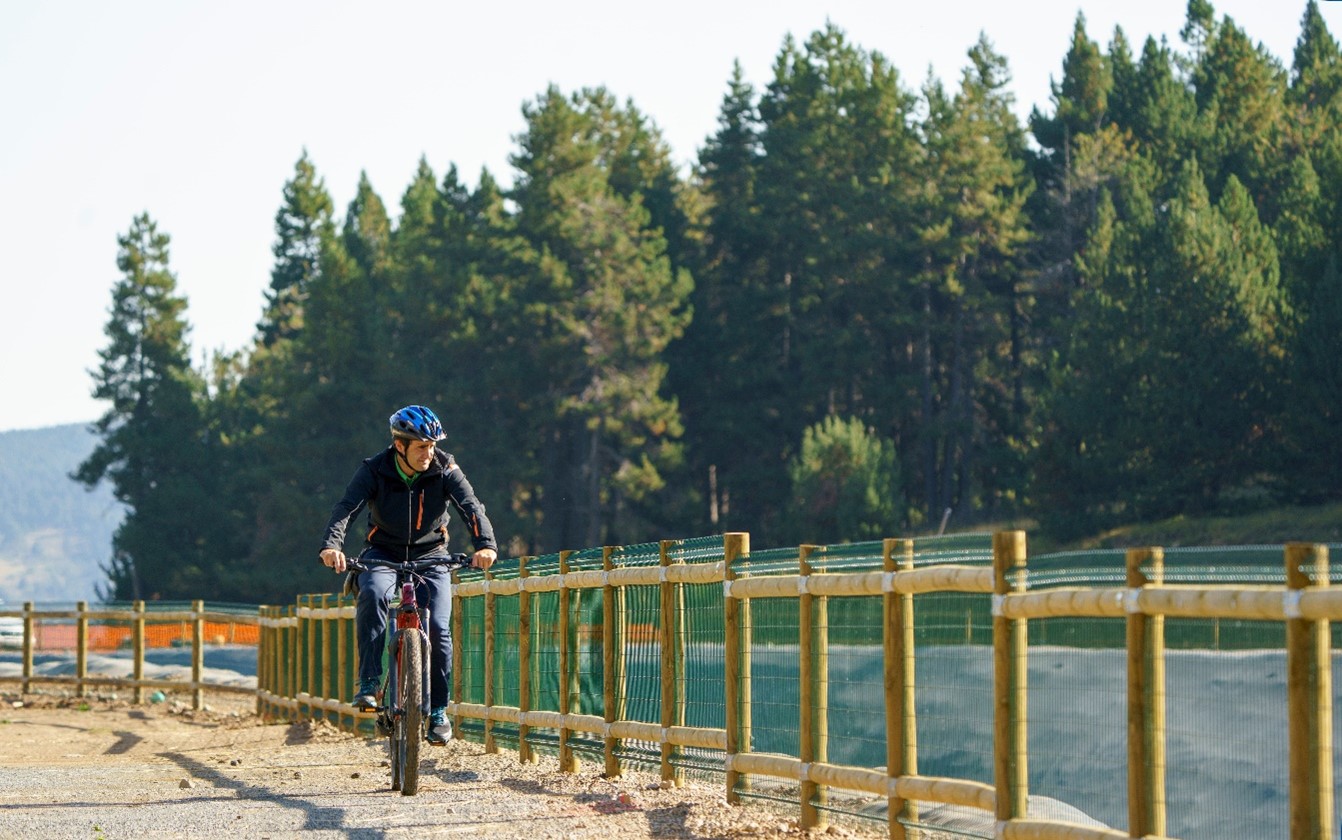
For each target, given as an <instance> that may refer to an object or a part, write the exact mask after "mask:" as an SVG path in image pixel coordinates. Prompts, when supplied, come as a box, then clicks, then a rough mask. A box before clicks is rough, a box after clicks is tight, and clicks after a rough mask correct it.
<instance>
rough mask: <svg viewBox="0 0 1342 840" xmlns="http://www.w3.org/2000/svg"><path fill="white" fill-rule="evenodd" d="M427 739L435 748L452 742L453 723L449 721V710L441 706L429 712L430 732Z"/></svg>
mask: <svg viewBox="0 0 1342 840" xmlns="http://www.w3.org/2000/svg"><path fill="white" fill-rule="evenodd" d="M426 737H427V740H428V742H429V743H430V744H433V745H434V746H435V747H441V746H443V745H445V744H446V743H447V742H448V741H450V740H452V721H450V720H448V719H447V710H446V709H444V708H442V707H441V706H440V707H439V708H437V709H434V710H433V711H431V712H429V732H428V735H427V736H426Z"/></svg>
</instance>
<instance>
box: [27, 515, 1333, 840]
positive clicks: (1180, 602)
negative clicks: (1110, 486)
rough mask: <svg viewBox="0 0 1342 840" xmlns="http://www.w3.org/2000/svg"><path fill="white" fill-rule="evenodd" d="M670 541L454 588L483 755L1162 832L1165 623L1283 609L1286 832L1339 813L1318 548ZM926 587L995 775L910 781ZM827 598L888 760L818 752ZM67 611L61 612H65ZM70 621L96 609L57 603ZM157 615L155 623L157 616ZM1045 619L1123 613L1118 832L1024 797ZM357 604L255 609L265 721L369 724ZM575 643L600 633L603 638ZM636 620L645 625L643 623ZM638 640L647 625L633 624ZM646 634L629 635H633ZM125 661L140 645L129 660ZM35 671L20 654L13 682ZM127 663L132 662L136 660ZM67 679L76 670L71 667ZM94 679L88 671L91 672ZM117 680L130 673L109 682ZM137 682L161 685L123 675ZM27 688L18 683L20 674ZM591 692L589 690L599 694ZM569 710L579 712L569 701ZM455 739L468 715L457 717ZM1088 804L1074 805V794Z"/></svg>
mask: <svg viewBox="0 0 1342 840" xmlns="http://www.w3.org/2000/svg"><path fill="white" fill-rule="evenodd" d="M675 545H676V543H674V542H672V541H667V542H663V543H661V551H660V558H659V563H658V564H657V565H655V566H630V567H621V566H619V565H618V563H617V562H616V557H617V556H618V553H617V550H615V549H606V550H605V551H604V553H603V558H602V559H603V562H602V568H600V569H579V570H574V569H571V568H570V567H569V565H568V562H567V560H568V558H569V557H570V556H571V553H569V552H564V553H561V554H560V555H559V565H558V572H557V573H554V574H534V573H532V571H531V569H530V568H529V564H530V561H531V558H523V559H522V560H521V561H519V574H518V576H517V577H515V578H508V579H500V578H496V577H494V576H493V575H488V574H487V575H485V576H484V577H483V579H478V580H471V581H465V582H460V581H459V582H458V584H457V585H456V586H455V587H454V593H453V598H454V610H453V622H454V626H453V635H454V636H455V638H456V639H457V640H458V644H461V641H462V640H463V639H465V635H464V633H463V627H462V625H461V622H462V620H463V619H462V616H463V614H464V612H465V610H464V609H463V608H462V607H463V605H464V604H465V603H466V602H467V601H469V600H470V599H477V598H478V599H482V600H481V604H482V613H483V625H484V627H483V629H484V632H483V637H482V644H483V645H484V656H483V658H482V660H481V662H482V663H483V664H482V667H483V669H484V674H483V678H482V679H479V678H477V676H478V675H472V676H471V679H470V680H469V682H470V684H471V685H477V686H483V702H480V703H466V702H456V703H453V704H451V705H450V706H449V708H448V710H449V713H450V714H452V715H454V716H455V717H456V719H457V722H458V724H460V723H461V722H462V721H463V720H471V721H477V722H479V725H480V730H481V731H482V733H483V737H484V742H485V745H486V749H488V750H497V749H498V744H497V739H496V738H495V735H494V732H493V726H494V725H495V724H500V723H506V724H511V725H513V726H515V727H516V729H515V735H516V742H517V751H518V758H519V760H520V761H523V762H529V761H532V760H534V757H535V753H536V749H537V746H538V744H540V743H541V742H540V741H539V740H538V739H537V738H536V730H537V729H543V730H551V731H553V732H555V733H556V734H557V739H556V738H554V737H552V738H550V739H549V742H550V743H551V744H557V748H558V755H559V761H560V766H561V768H562V769H564V770H567V771H572V770H574V769H576V766H577V764H576V760H575V758H574V755H573V741H574V737H575V736H578V735H582V736H587V737H586V741H585V743H586V744H589V745H590V744H591V743H593V736H594V737H595V739H596V742H597V743H598V744H600V745H601V759H602V761H603V763H604V769H605V771H606V773H608V774H610V775H616V774H619V773H620V772H621V758H620V756H621V751H620V743H621V741H622V740H623V739H633V740H637V741H643V742H649V743H652V744H656V745H660V746H661V774H662V777H663V778H664V779H667V780H670V781H671V782H672V783H678V782H679V781H680V779H681V774H680V770H679V768H678V767H677V766H676V764H675V762H674V760H673V754H674V753H675V751H676V750H677V749H680V748H697V749H699V750H708V751H715V752H716V753H720V754H721V762H722V763H721V768H722V772H723V776H724V778H725V795H726V797H727V798H728V800H730V801H732V802H736V801H739V799H740V797H741V795H742V794H743V793H744V792H745V791H746V790H747V789H748V787H749V784H750V777H751V776H764V777H772V778H775V779H780V780H784V781H787V782H790V783H795V784H796V785H797V786H798V805H799V807H800V809H801V814H802V822H803V823H804V824H805V825H807V826H814V825H819V824H821V823H822V822H823V821H824V819H825V810H824V808H823V807H820V806H823V805H824V803H825V802H826V797H827V796H828V794H829V793H830V792H831V791H851V792H856V793H865V794H870V795H874V796H877V797H881V798H883V799H885V801H886V804H887V806H888V828H889V834H890V836H891V837H892V838H900V840H903V838H905V837H906V832H907V830H908V829H906V824H907V825H916V824H918V813H917V803H919V802H930V803H944V804H948V805H959V806H966V807H970V808H974V809H978V810H980V811H982V812H984V813H985V816H989V815H990V816H991V819H992V821H993V824H994V825H995V829H994V832H995V836H996V837H999V838H1007V840H1050V839H1051V838H1068V840H1117V838H1125V837H1130V838H1136V837H1143V838H1148V840H1159V838H1164V837H1166V833H1165V832H1166V830H1167V829H1166V825H1167V813H1166V810H1167V805H1166V797H1165V781H1166V779H1165V773H1166V755H1165V742H1166V732H1165V672H1164V659H1165V620H1166V618H1173V619H1187V618H1211V619H1226V620H1246V619H1247V620H1255V621H1268V622H1282V623H1283V624H1284V626H1285V629H1286V659H1287V669H1288V680H1287V704H1288V709H1287V728H1288V731H1287V732H1286V733H1283V735H1284V737H1285V738H1286V739H1287V740H1288V741H1289V785H1290V792H1289V815H1290V816H1289V819H1290V829H1289V836H1290V837H1291V838H1328V837H1331V836H1332V835H1331V829H1332V828H1333V826H1334V802H1333V795H1334V794H1333V746H1332V686H1331V670H1330V667H1331V659H1330V657H1331V648H1330V645H1331V642H1330V634H1329V622H1330V621H1332V620H1337V619H1342V589H1338V590H1334V589H1331V588H1329V586H1328V579H1329V570H1328V550H1327V546H1323V545H1314V544H1299V543H1298V544H1290V545H1288V546H1285V547H1284V550H1283V554H1284V563H1285V570H1286V575H1285V585H1283V586H1242V585H1209V586H1188V585H1169V584H1166V583H1164V567H1163V559H1164V554H1163V552H1162V550H1161V549H1159V548H1149V549H1134V550H1130V551H1128V552H1126V563H1127V577H1126V581H1125V585H1123V586H1107V587H1103V586H1102V587H1061V586H1059V587H1052V588H1035V589H1031V588H1030V585H1029V584H1030V580H1029V577H1028V575H1029V568H1028V562H1027V556H1026V542H1025V535H1024V533H1022V532H1014V531H1013V532H1004V533H999V534H996V535H993V538H992V565H991V566H990V567H989V566H971V565H941V566H928V567H923V568H915V562H914V561H915V541H914V540H898V539H891V540H886V541H884V543H883V544H882V555H883V558H882V568H881V569H880V570H879V571H874V570H873V571H852V572H844V571H824V570H820V569H818V568H817V567H816V564H814V563H813V562H812V560H813V551H814V549H812V548H809V547H806V546H803V547H800V548H799V549H798V550H797V573H796V574H772V573H764V574H758V575H755V576H751V575H749V574H747V573H746V572H745V571H743V570H748V569H749V564H748V563H742V562H741V561H742V560H743V559H744V560H748V558H749V556H750V541H749V536H748V535H747V534H727V535H725V537H724V538H723V540H722V544H721V551H720V552H718V553H716V554H714V555H713V556H710V557H701V559H700V561H697V562H693V563H686V562H682V561H680V560H678V559H676V556H675V552H674V550H673V549H674V546H675ZM704 584H708V585H720V586H721V587H722V599H723V601H722V608H723V609H722V616H723V626H722V635H721V638H722V639H723V641H724V651H723V653H724V660H725V666H724V674H725V676H724V680H723V684H722V702H723V708H722V712H723V715H722V720H723V721H724V726H722V727H711V726H688V725H686V723H685V705H684V696H683V691H681V683H682V682H683V680H684V670H683V669H684V665H685V637H684V628H683V627H681V626H679V624H678V621H679V615H680V614H681V613H682V612H683V610H682V608H681V605H682V604H683V600H682V599H683V597H684V588H685V587H688V586H696V585H697V586H702V585H704ZM639 586H641V587H656V588H657V589H658V592H659V598H658V605H659V611H660V616H659V623H658V624H657V626H656V630H655V632H656V634H657V635H656V640H657V642H658V643H659V645H658V647H659V648H660V656H661V662H660V676H661V691H662V696H661V701H662V702H661V703H660V717H659V719H658V720H656V721H648V720H631V719H627V718H626V713H625V711H624V709H625V705H624V703H623V700H624V695H623V692H624V690H625V686H624V685H623V682H622V681H623V679H624V678H625V676H624V675H625V673H626V671H625V667H624V663H623V657H624V655H625V645H626V643H627V642H628V641H629V639H630V637H631V636H632V635H634V633H633V632H631V628H630V627H629V626H628V625H627V621H626V617H625V616H624V614H623V610H624V606H623V605H624V602H625V598H624V595H625V593H626V590H627V589H628V588H629V587H639ZM582 590H589V591H596V592H599V593H600V598H601V605H602V609H601V620H602V623H601V626H600V631H599V636H600V648H601V659H602V684H601V694H602V697H601V703H600V709H601V714H582V713H575V712H574V711H573V709H574V708H575V703H574V700H575V699H576V697H577V691H578V688H577V682H578V681H577V659H578V656H577V654H578V652H579V649H578V646H577V643H576V641H575V640H577V639H578V638H579V637H580V635H581V634H580V633H579V632H578V628H576V627H574V626H573V625H572V620H571V610H570V602H571V601H576V600H577V598H578V595H579V594H580V593H581V592H582ZM932 592H962V593H977V594H979V595H982V596H984V597H985V598H988V599H989V600H990V602H991V615H992V624H993V628H992V656H993V686H992V689H993V697H994V703H993V710H994V711H993V738H992V740H993V743H992V745H991V746H992V755H993V770H992V783H991V784H988V783H984V782H980V781H973V780H966V779H952V778H939V777H929V776H923V775H920V774H919V773H918V755H917V738H916V732H917V726H916V724H917V720H916V714H915V702H914V701H915V699H916V695H917V683H916V681H915V678H914V676H915V675H914V671H915V665H916V663H915V657H914V636H913V628H914V621H913V620H914V610H915V601H916V596H918V595H921V594H924V593H932ZM540 593H557V603H558V608H557V615H553V616H546V617H545V620H546V622H547V626H549V627H553V628H556V629H555V630H554V636H555V639H554V640H553V643H554V644H558V655H559V668H558V673H557V674H554V675H552V676H551V677H550V679H552V680H553V681H554V682H555V683H556V685H554V686H552V687H551V688H553V689H554V691H553V692H552V693H553V694H554V696H556V697H557V698H558V699H557V702H556V703H555V707H554V708H533V703H534V701H535V698H536V697H538V696H540V695H541V692H539V691H537V690H536V689H537V688H538V687H537V686H536V685H535V680H536V679H538V672H537V669H536V668H535V667H534V662H533V658H534V656H535V652H534V651H533V650H532V647H533V636H535V635H536V630H535V628H534V627H533V626H532V621H533V618H534V616H533V613H535V612H536V608H535V603H536V601H535V596H537V595H539V594H540ZM836 596H850V597H853V596H855V597H871V598H879V599H880V602H881V604H882V628H881V633H882V655H883V658H884V676H883V688H882V690H883V693H884V707H885V708H884V720H885V735H886V755H885V758H886V762H885V767H884V768H876V767H856V766H847V765H841V764H835V763H831V762H830V761H829V759H828V755H827V753H826V747H825V745H826V743H827V738H826V730H827V727H828V725H829V722H828V720H827V718H826V715H825V714H824V713H823V712H821V713H818V714H817V712H816V710H825V709H828V706H829V703H828V698H827V696H826V692H827V691H828V686H829V678H828V675H827V674H826V669H827V668H828V665H827V648H828V640H827V638H828V637H827V627H828V618H827V599H829V598H832V597H836ZM788 598H796V599H798V616H799V621H798V628H797V633H798V635H797V641H798V642H799V658H800V661H799V663H798V674H799V679H800V682H801V686H800V689H801V692H800V696H801V703H800V706H801V708H800V710H799V718H798V723H797V726H798V731H799V735H800V738H799V743H800V748H799V749H798V754H796V755H789V754H780V753H767V752H753V751H752V750H751V746H750V745H751V743H752V740H751V728H752V709H751V696H752V692H751V686H750V680H751V670H752V668H751V654H752V647H753V642H752V632H753V629H752V622H751V604H752V602H753V601H757V600H760V599H788ZM503 599H517V608H518V618H519V631H518V635H517V651H516V657H517V661H518V664H517V667H518V671H517V674H516V678H517V685H518V686H519V689H520V690H519V691H518V695H517V696H518V697H519V701H518V704H517V705H515V706H511V705H504V704H501V703H498V702H497V699H498V698H497V697H496V696H495V690H494V686H495V684H496V683H497V682H498V680H497V677H498V675H497V674H496V673H495V670H496V669H497V667H498V664H497V663H498V662H499V661H500V660H501V657H500V656H498V650H497V649H496V648H497V645H498V644H499V642H498V639H497V638H496V637H497V635H498V634H497V633H496V632H495V631H496V622H497V619H496V616H497V614H498V612H499V604H500V603H501V602H502V601H503ZM66 615H67V614H65V613H61V614H60V616H61V617H65V616H66ZM69 615H70V616H72V617H74V618H75V620H76V621H79V620H80V616H81V615H82V616H83V618H84V620H88V619H90V618H92V617H94V616H95V613H92V612H88V611H79V610H77V611H75V612H74V613H70V614H69ZM138 615H139V613H138V611H131V612H128V613H122V612H116V613H110V614H103V615H100V616H99V617H101V618H116V619H122V620H129V621H132V622H135V621H138V620H139V618H138ZM186 615H187V616H188V617H189V620H190V621H191V622H192V624H193V627H197V628H203V622H204V621H205V620H207V619H208V617H209V614H208V613H206V612H204V611H203V609H202V605H200V603H199V602H197V604H196V605H195V608H194V609H193V610H192V611H191V612H190V613H187V614H186ZM154 617H155V619H160V618H164V617H166V616H164V615H163V614H157V615H155V616H154ZM1051 618H1109V619H1123V620H1124V621H1125V622H1126V645H1127V685H1128V689H1127V715H1128V718H1127V731H1128V733H1129V737H1128V739H1127V750H1128V754H1127V756H1126V757H1125V763H1126V769H1127V773H1126V779H1127V788H1128V791H1127V801H1128V808H1129V813H1128V827H1127V830H1126V831H1120V830H1114V829H1106V828H1093V827H1086V826H1080V825H1075V824H1070V823H1062V822H1056V821H1048V820H1041V819H1032V818H1030V817H1029V814H1028V811H1027V804H1028V797H1029V785H1028V778H1029V774H1028V767H1029V754H1028V751H1027V742H1028V738H1027V735H1028V721H1029V716H1028V712H1027V701H1028V690H1027V689H1028V685H1027V664H1028V658H1029V644H1028V641H1029V638H1028V634H1027V626H1028V624H1027V623H1028V622H1029V621H1030V620H1031V619H1051ZM353 619H354V607H353V603H352V601H350V600H349V599H343V598H335V597H333V596H326V595H323V596H304V597H302V598H300V599H299V600H298V603H297V604H295V605H293V606H288V607H262V608H261V610H260V614H259V616H258V617H257V619H256V620H257V623H258V624H259V626H260V647H259V653H258V672H257V690H256V695H257V706H258V712H259V713H261V714H263V715H266V716H269V717H272V718H273V717H282V718H294V717H306V716H311V717H323V718H326V719H330V720H335V721H337V722H339V724H340V725H342V726H345V727H347V728H356V727H359V726H362V725H365V722H366V720H367V718H368V717H369V715H366V714H356V713H353V712H352V710H351V707H350V706H349V705H348V700H349V698H350V696H351V695H352V692H353V685H354V675H355V673H356V672H357V661H356V660H357V656H356V652H355V650H354V645H353V634H352V626H353ZM592 631H593V632H592V633H591V634H590V635H589V636H588V637H586V639H585V640H586V641H589V642H590V643H594V642H595V637H596V635H597V633H596V632H595V628H592ZM202 632H203V631H202V630H197V631H196V633H195V638H194V640H193V643H194V644H195V646H196V647H195V651H196V653H194V654H193V662H195V663H197V664H196V666H195V669H194V673H195V675H196V676H195V678H194V679H193V683H194V684H195V685H196V689H197V691H198V690H199V688H200V686H199V661H200V659H199V650H200V636H201V633H202ZM640 632H642V631H640ZM645 635H646V634H645ZM646 641H650V639H646V638H640V641H639V643H640V644H641V643H643V642H646ZM137 656H138V655H137ZM469 660H470V657H458V662H457V667H456V668H455V669H454V671H453V682H454V687H453V689H454V690H453V696H454V697H456V698H461V697H463V696H464V695H463V693H462V689H463V685H464V683H466V682H467V679H466V674H465V673H464V672H465V671H466V670H467V668H468V667H475V666H470V665H468V664H467V663H468V661H469ZM30 674H31V667H30V666H26V670H25V679H27V678H28V675H30ZM137 674H138V672H137ZM67 679H73V680H76V681H78V677H74V678H67ZM84 682H85V683H92V682H94V680H84ZM121 682H122V683H125V682H126V681H121ZM129 684H133V685H136V686H137V689H138V688H139V687H140V686H145V687H147V686H149V685H153V684H155V683H154V681H145V680H140V679H136V680H132V681H130V682H129ZM25 686H26V682H25ZM593 706H595V704H593ZM578 708H581V707H578ZM457 731H458V734H459V735H460V733H461V732H462V727H461V726H460V725H459V726H458V727H457ZM1073 804H1075V805H1077V806H1078V807H1081V808H1083V809H1084V807H1085V806H1086V803H1085V802H1077V803H1073Z"/></svg>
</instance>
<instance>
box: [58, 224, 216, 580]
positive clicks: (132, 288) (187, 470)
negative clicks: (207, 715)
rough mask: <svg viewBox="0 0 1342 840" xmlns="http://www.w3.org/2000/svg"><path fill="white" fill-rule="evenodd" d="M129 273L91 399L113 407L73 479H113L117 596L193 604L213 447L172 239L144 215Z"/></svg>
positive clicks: (129, 252) (111, 568)
mask: <svg viewBox="0 0 1342 840" xmlns="http://www.w3.org/2000/svg"><path fill="white" fill-rule="evenodd" d="M117 242H118V245H119V246H120V247H119V250H118V253H117V268H118V269H120V270H121V272H122V274H123V277H122V279H121V280H120V281H119V282H118V283H117V285H116V286H115V287H114V289H113V291H112V308H111V313H110V317H109V319H108V322H107V326H106V328H105V333H106V335H107V338H108V344H107V346H106V347H105V348H104V349H103V350H100V351H99V353H98V356H99V359H100V360H101V361H100V363H99V366H98V370H97V371H96V373H95V374H94V385H95V387H94V391H93V395H94V397H95V398H97V399H99V400H104V401H106V402H107V403H109V406H108V409H107V412H106V413H105V414H103V416H102V417H101V418H99V419H98V421H97V422H96V423H94V425H93V430H94V432H95V433H96V434H97V435H98V437H99V438H101V440H100V442H99V444H98V446H97V447H96V448H95V449H94V451H93V453H92V454H91V455H90V456H89V457H88V458H87V459H86V460H85V461H84V462H83V463H81V464H80V465H79V467H78V469H77V470H76V472H75V474H74V476H73V477H74V478H75V479H76V480H77V481H79V482H81V483H83V484H85V485H86V486H88V487H90V488H91V487H93V486H95V485H97V484H98V483H99V482H101V481H108V482H110V483H111V485H112V487H113V493H114V495H115V496H116V499H117V500H118V501H119V502H121V503H122V504H124V505H125V506H126V510H127V513H126V519H125V521H124V522H123V523H122V524H121V526H120V527H119V528H118V529H117V531H116V534H115V535H114V536H113V539H112V558H111V560H110V562H109V564H108V565H107V566H106V567H105V568H106V571H107V573H108V576H109V587H108V590H107V594H108V595H110V596H111V597H114V598H119V599H125V598H159V597H164V598H187V597H194V596H199V595H200V594H202V593H203V592H205V591H208V587H209V585H210V584H211V583H212V582H213V580H214V578H213V575H212V571H213V570H211V569H209V568H207V566H206V564H205V563H204V562H203V561H204V556H205V552H207V551H208V546H207V545H205V539H204V538H205V534H204V533H203V532H202V525H203V523H205V522H207V520H208V518H209V509H210V507H211V497H210V495H209V491H210V489H211V481H210V479H211V475H210V473H209V467H210V460H211V455H212V451H211V448H210V446H209V441H208V440H207V439H206V437H205V435H204V424H203V421H202V418H201V413H200V408H199V402H200V400H201V399H202V398H203V396H204V394H203V385H202V382H201V379H200V376H199V375H198V374H197V373H196V372H195V371H194V370H192V368H191V364H190V348H189V346H188V344H187V332H188V329H189V328H188V325H187V323H186V320H185V312H186V306H187V302H186V299H185V298H183V297H181V296H180V295H178V294H177V280H176V277H175V276H174V275H173V273H172V270H171V268H170V267H169V253H168V245H169V237H168V235H167V234H165V233H161V232H160V231H159V230H158V226H157V224H155V223H154V221H153V220H151V219H150V218H149V216H148V215H147V214H143V215H140V216H137V217H136V218H135V220H134V221H133V223H132V224H131V227H130V230H129V231H128V232H127V233H126V234H125V235H124V236H121V237H118V239H117Z"/></svg>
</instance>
